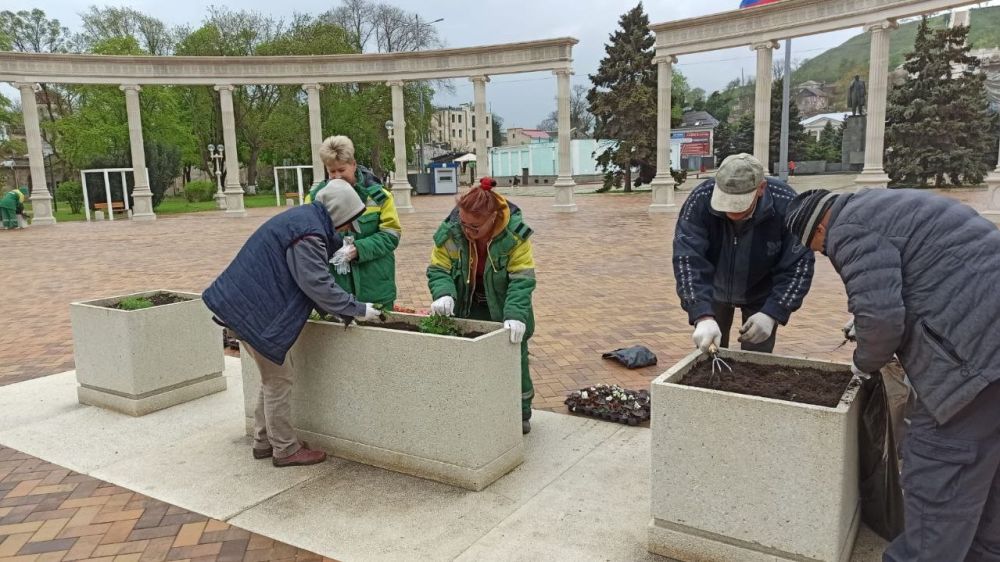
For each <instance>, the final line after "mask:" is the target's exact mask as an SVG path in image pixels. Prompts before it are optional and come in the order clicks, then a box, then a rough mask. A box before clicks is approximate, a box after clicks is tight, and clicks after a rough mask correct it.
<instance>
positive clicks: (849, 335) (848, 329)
mask: <svg viewBox="0 0 1000 562" xmlns="http://www.w3.org/2000/svg"><path fill="white" fill-rule="evenodd" d="M843 332H844V339H846V340H849V341H858V331H857V330H855V329H854V317H853V316H851V319H850V320H849V321H848V322H847V324H844V327H843Z"/></svg>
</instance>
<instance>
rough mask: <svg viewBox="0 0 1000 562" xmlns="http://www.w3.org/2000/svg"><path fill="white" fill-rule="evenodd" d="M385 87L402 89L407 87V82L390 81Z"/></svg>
mask: <svg viewBox="0 0 1000 562" xmlns="http://www.w3.org/2000/svg"><path fill="white" fill-rule="evenodd" d="M385 85H386V86H394V87H399V88H402V87H403V86H405V85H406V82H405V81H403V80H389V81H388V82H386V83H385Z"/></svg>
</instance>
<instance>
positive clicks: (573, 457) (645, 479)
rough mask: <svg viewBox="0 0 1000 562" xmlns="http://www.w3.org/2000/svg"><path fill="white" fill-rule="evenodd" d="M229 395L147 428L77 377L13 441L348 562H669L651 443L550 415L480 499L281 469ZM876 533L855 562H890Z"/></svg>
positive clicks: (25, 408) (34, 390)
mask: <svg viewBox="0 0 1000 562" xmlns="http://www.w3.org/2000/svg"><path fill="white" fill-rule="evenodd" d="M224 375H225V376H226V378H227V381H228V388H227V389H226V390H225V391H224V392H220V393H217V394H213V395H211V396H206V397H204V398H200V399H198V400H194V401H192V402H188V403H186V404H181V405H178V406H174V407H172V408H167V409H165V410H161V411H159V412H154V413H152V414H149V415H147V416H144V417H142V418H132V417H129V416H126V415H122V414H117V413H114V412H109V411H105V410H102V409H99V408H94V407H90V406H83V405H80V404H78V403H77V401H76V380H75V374H74V373H73V372H72V371H70V372H66V373H61V374H58V375H52V376H49V377H44V378H40V379H34V380H30V381H26V382H22V383H18V384H13V385H8V386H5V387H2V388H0V444H3V445H6V446H8V447H13V448H15V449H18V450H20V451H23V452H25V453H27V454H30V455H34V456H36V457H40V458H42V459H45V460H47V461H50V462H53V463H56V464H59V465H62V466H65V467H67V468H70V469H73V470H76V471H78V472H82V473H86V474H89V475H92V476H94V477H96V478H100V479H102V480H105V481H108V482H112V483H114V484H117V485H120V486H123V487H125V488H128V489H131V490H134V491H137V492H140V493H143V494H146V495H148V496H151V497H154V498H157V499H160V500H163V501H166V502H168V503H171V504H174V505H177V506H180V507H183V508H186V509H189V510H192V511H196V512H198V513H202V514H205V515H208V516H210V517H213V518H217V519H222V520H225V521H227V522H229V523H231V524H233V525H236V526H238V527H242V528H244V529H247V530H250V531H252V532H256V533H260V534H263V535H266V536H268V537H271V538H274V539H277V540H279V541H282V542H286V543H289V544H292V545H295V546H298V547H301V548H304V549H307V550H311V551H313V552H316V553H318V554H322V555H324V556H328V557H331V558H336V559H339V560H347V561H355V560H403V559H406V560H414V559H420V560H468V561H471V560H477V561H478V560H525V561H528V560H531V561H535V560H630V561H631V560H637V561H641V560H665V559H664V558H660V557H657V556H654V555H652V554H649V553H648V552H647V551H646V526H647V525H648V523H649V520H650V511H649V505H650V503H649V502H650V496H649V490H650V485H649V484H650V483H649V443H650V432H649V430H647V429H642V428H630V427H624V426H619V425H615V424H610V423H606V422H599V421H595V420H589V419H583V418H576V417H571V416H566V415H559V414H551V413H546V412H536V413H535V417H534V419H533V420H532V428H533V429H532V432H531V434H530V435H528V436H526V437H525V462H524V464H522V465H521V466H520V467H518V468H517V469H515V470H514V471H513V472H511V473H510V474H508V475H506V476H504V477H503V478H501V479H500V480H498V481H497V482H496V483H494V484H493V485H492V486H490V487H488V488H487V489H486V490H484V491H482V492H470V491H466V490H462V489H459V488H454V487H451V486H447V485H444V484H439V483H436V482H431V481H428V480H423V479H420V478H415V477H412V476H406V475H403V474H399V473H395V472H390V471H387V470H382V469H378V468H374V467H370V466H367V465H363V464H358V463H354V462H350V461H345V460H341V459H331V460H330V461H328V462H326V463H324V464H322V465H317V466H312V467H302V468H289V469H276V468H273V467H272V466H271V465H270V463H269V462H268V461H255V460H253V459H252V457H251V455H250V442H249V440H248V439H247V438H246V437H245V436H244V427H243V401H242V382H241V378H240V372H239V361H238V360H236V359H231V358H227V359H226V370H225V373H224ZM883 546H884V545H883V544H882V541H881V540H879V539H878V538H877V537H875V536H874V535H873V534H872V533H871V532H870V531H868V530H867V529H862V532H861V534H860V536H859V539H858V544H857V546H856V548H855V552H854V556H853V557H852V561H854V562H869V561H872V562H874V561H876V560H880V557H881V549H882V548H883Z"/></svg>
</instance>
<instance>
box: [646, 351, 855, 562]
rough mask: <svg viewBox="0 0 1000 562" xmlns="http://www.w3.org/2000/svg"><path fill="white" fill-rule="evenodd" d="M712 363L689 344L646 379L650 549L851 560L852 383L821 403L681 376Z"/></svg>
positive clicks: (680, 555)
mask: <svg viewBox="0 0 1000 562" xmlns="http://www.w3.org/2000/svg"><path fill="white" fill-rule="evenodd" d="M720 355H721V356H722V357H723V358H735V359H738V360H741V361H747V362H752V363H758V364H765V365H775V364H780V365H784V366H791V367H811V368H815V369H819V370H829V371H834V370H836V371H843V370H844V369H846V368H847V366H846V365H841V364H837V363H827V362H820V361H810V360H805V359H797V358H792V357H782V356H778V355H770V354H763V353H749V352H741V351H728V350H723V351H721V352H720ZM707 360H709V359H708V358H707V357H706V356H704V355H702V354H701V353H698V352H695V353H692V354H691V355H689V356H687V357H686V358H684V359H683V360H682V361H680V362H679V363H677V364H676V365H675V366H674V367H673V368H671V369H670V370H668V371H667V372H666V373H664V374H663V375H661V376H659V377H658V378H656V379H655V380H654V381H653V383H652V421H651V430H652V444H651V452H650V456H651V461H652V468H651V486H652V490H651V492H652V494H651V498H652V516H653V517H652V521H651V522H650V526H649V550H650V552H653V553H655V554H660V555H663V556H667V557H668V558H674V559H677V560H684V561H688V560H698V561H703V560H741V561H764V560H767V561H773V560H822V561H830V562H839V561H846V560H848V559H849V557H850V555H851V551H852V549H853V547H854V540H855V537H856V535H857V530H858V523H859V517H860V503H859V497H858V440H857V435H858V423H859V417H860V411H861V400H860V399H859V397H858V390H859V388H858V385H856V384H854V382H853V381H852V383H851V384H850V385H848V386H847V387H846V388H845V391H844V395H843V398H842V399H841V402H840V404H839V405H838V406H837V407H836V408H825V407H821V406H812V405H807V404H799V403H795V402H786V401H783V400H774V399H770V398H759V397H756V396H746V395H742V394H734V393H730V392H722V391H716V390H709V389H703V388H696V387H691V386H684V385H680V384H676V383H677V382H678V381H680V380H681V379H682V378H683V377H684V375H685V374H686V373H687V372H688V371H689V370H690V369H691V368H692V367H693V366H695V365H696V364H698V363H700V362H702V361H707ZM727 374H728V373H727ZM737 376H738V371H737Z"/></svg>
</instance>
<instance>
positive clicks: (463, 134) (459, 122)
mask: <svg viewBox="0 0 1000 562" xmlns="http://www.w3.org/2000/svg"><path fill="white" fill-rule="evenodd" d="M475 127H476V111H475V108H474V107H473V105H472V104H471V103H463V104H462V105H459V106H458V107H441V108H438V109H437V110H436V111H434V115H432V116H431V131H430V137H431V138H430V139H429V141H430V142H433V143H437V144H443V145H447V146H448V147H450V148H451V149H452V150H457V151H466V152H475V151H476V130H475ZM484 133H485V134H486V148H487V149H489V148H490V147H492V146H493V121H492V120H491V118H490V116H489V114H487V115H486V130H485V131H484Z"/></svg>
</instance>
